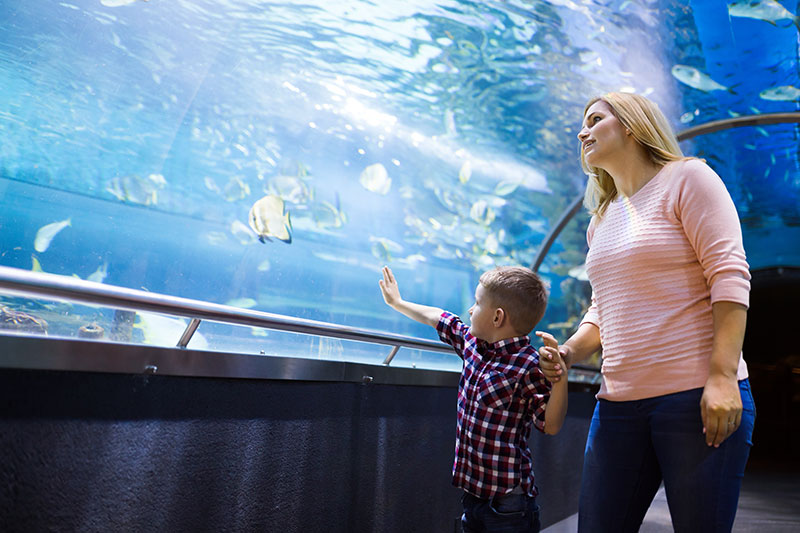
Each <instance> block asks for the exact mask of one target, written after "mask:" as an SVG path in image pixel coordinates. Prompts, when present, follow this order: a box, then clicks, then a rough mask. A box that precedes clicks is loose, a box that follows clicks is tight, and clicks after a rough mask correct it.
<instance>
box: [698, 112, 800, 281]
mask: <svg viewBox="0 0 800 533" xmlns="http://www.w3.org/2000/svg"><path fill="white" fill-rule="evenodd" d="M798 137H800V127H798V125H797V124H776V125H765V126H757V127H745V128H737V129H734V130H726V131H720V132H717V133H713V134H709V135H702V136H700V137H697V138H695V139H694V140H693V141H688V142H685V143H683V148H684V150H685V151H686V152H687V153H694V154H697V156H698V157H703V158H705V159H706V160H707V161H708V163H709V165H711V166H712V167H713V168H714V170H716V171H717V173H718V174H719V175H720V176H721V177H722V180H723V181H724V182H725V185H726V187H727V188H728V191H730V193H731V196H732V197H733V201H734V203H735V204H736V209H737V210H738V212H739V218H740V219H741V221H742V234H743V238H744V245H745V252H746V253H747V260H748V263H749V264H750V269H751V270H755V269H758V268H768V267H774V266H785V265H797V264H800V164H799V163H798V152H797V148H798V141H797V139H798Z"/></svg>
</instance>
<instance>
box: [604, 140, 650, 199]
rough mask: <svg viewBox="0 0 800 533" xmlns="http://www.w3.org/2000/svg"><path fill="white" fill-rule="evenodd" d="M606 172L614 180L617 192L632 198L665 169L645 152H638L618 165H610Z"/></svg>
mask: <svg viewBox="0 0 800 533" xmlns="http://www.w3.org/2000/svg"><path fill="white" fill-rule="evenodd" d="M609 167H612V168H607V169H606V171H607V172H608V173H609V174H610V175H611V177H612V178H613V180H614V185H615V186H616V188H617V192H618V193H619V194H621V195H622V196H625V197H627V198H630V197H631V196H633V195H634V194H636V193H637V192H639V190H640V189H641V188H642V187H644V186H645V185H647V182H649V181H650V180H651V179H653V178H654V177H655V175H656V174H658V172H659V171H660V170H661V169H662V168H663V167H661V166H659V165H657V164H656V163H654V162H653V161H652V160H651V159H650V158H649V157H648V156H647V154H646V153H644V151H643V150H636V151H635V152H634V153H633V154H631V156H630V157H626V158H624V159H622V160H620V161H619V164H618V165H614V166H612V165H609Z"/></svg>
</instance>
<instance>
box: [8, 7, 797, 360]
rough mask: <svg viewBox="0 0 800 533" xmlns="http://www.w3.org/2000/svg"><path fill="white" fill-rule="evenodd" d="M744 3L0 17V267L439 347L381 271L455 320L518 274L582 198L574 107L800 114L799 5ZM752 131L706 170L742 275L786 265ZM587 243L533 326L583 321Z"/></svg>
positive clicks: (783, 173)
mask: <svg viewBox="0 0 800 533" xmlns="http://www.w3.org/2000/svg"><path fill="white" fill-rule="evenodd" d="M735 4H736V5H737V6H739V7H733V4H732V5H731V7H727V5H726V3H724V2H719V1H717V0H698V1H693V2H691V5H688V4H687V3H686V2H685V1H678V0H633V1H631V0H626V1H621V0H611V1H609V0H596V1H590V0H574V1H565V0H550V1H541V0H510V1H503V2H500V1H487V2H457V1H455V0H409V1H404V2H399V1H398V2H379V3H374V2H368V1H356V0H344V1H341V2H329V1H327V0H326V1H322V0H310V1H307V2H302V3H297V2H288V1H287V2H279V1H257V0H252V1H245V0H227V1H222V2H219V1H214V2H212V1H209V0H173V1H170V2H164V1H161V2H159V1H151V2H145V1H139V0H74V1H67V2H60V3H53V2H44V1H41V0H31V1H28V2H8V1H0V94H2V98H0V133H1V134H2V136H1V137H0V138H2V141H1V142H0V228H1V229H2V231H0V264H2V265H5V266H13V267H17V268H23V269H34V270H43V271H45V272H51V273H57V274H62V275H66V276H73V275H76V276H79V277H81V278H83V279H91V280H94V281H100V282H103V283H108V284H113V285H119V286H124V287H130V288H135V289H146V290H149V291H153V292H157V293H163V294H169V295H175V296H181V297H188V298H193V299H200V300H206V301H211V302H217V303H229V304H231V305H235V306H239V307H243V308H253V309H259V310H263V311H269V312H273V313H278V314H284V315H289V316H296V317H301V318H310V319H315V320H321V321H325V322H334V323H341V324H345V325H348V326H355V327H364V328H369V329H376V330H385V331H391V332H396V333H401V334H407V335H413V336H419V337H424V338H429V339H436V334H435V332H433V331H431V329H430V328H427V327H425V326H422V325H419V324H416V323H414V322H412V321H410V320H408V319H406V318H404V317H401V316H398V315H397V314H396V313H394V312H393V311H392V310H390V309H388V308H387V307H386V306H385V305H384V304H383V301H382V299H381V297H380V293H379V291H378V287H377V280H378V278H379V275H380V273H379V269H380V267H381V266H382V265H384V264H389V265H390V266H391V267H392V268H393V269H394V270H395V272H396V274H397V277H398V279H399V280H400V282H401V288H402V290H403V294H404V296H405V297H406V298H408V299H411V300H415V301H419V302H421V303H427V304H431V305H437V306H440V307H444V308H446V309H449V310H452V311H453V312H456V313H458V314H460V315H461V316H464V317H466V311H467V309H468V308H469V306H470V304H471V302H472V297H473V296H472V295H473V291H474V288H475V285H476V283H477V280H478V276H479V275H480V273H481V272H483V271H484V270H486V269H488V268H491V267H492V266H494V265H496V264H504V265H505V264H520V265H530V264H531V263H532V262H533V259H534V257H535V255H536V253H537V252H538V250H539V247H540V245H541V243H542V241H543V239H544V237H545V235H546V234H547V232H548V231H549V229H550V225H551V224H552V223H553V222H554V221H555V220H556V219H557V218H558V216H559V215H560V213H561V212H562V211H563V210H564V209H565V208H566V207H567V206H568V205H569V204H570V203H571V201H572V199H573V198H574V197H575V196H576V195H578V194H580V192H581V190H582V189H583V183H584V178H583V175H582V173H581V170H580V167H579V164H578V157H577V142H576V139H575V134H576V133H577V131H578V124H579V122H580V117H581V113H582V110H583V105H584V103H585V101H586V99H587V98H588V97H589V96H591V95H594V94H597V93H602V92H605V91H607V90H611V89H613V90H624V91H632V92H638V93H640V94H644V95H647V96H649V97H651V98H652V99H654V100H655V101H657V102H658V103H659V104H660V105H661V106H662V108H663V109H664V111H665V112H666V114H667V116H668V118H669V119H670V120H671V122H672V123H673V125H674V126H675V129H676V130H680V129H682V128H685V127H690V126H693V125H697V124H700V123H704V122H707V121H709V120H715V119H720V118H726V117H729V116H732V115H742V114H750V113H756V112H759V113H765V112H777V111H794V110H797V102H798V93H799V92H800V89H798V87H800V80H798V69H797V46H796V43H797V30H796V28H795V26H794V25H793V23H792V22H793V20H794V19H793V18H792V17H793V15H792V13H795V12H796V8H797V2H796V1H795V0H784V1H782V2H781V4H780V9H779V8H777V7H776V8H775V9H774V10H773V11H769V12H762V11H757V10H755V9H754V8H752V7H748V5H745V4H744V3H735ZM776 5H777V4H776ZM787 13H789V14H788V15H787ZM752 43H758V46H753V44H752ZM765 131H767V132H769V135H768V136H765V137H764V139H758V138H757V137H756V139H757V140H753V141H752V142H745V143H743V144H742V146H745V148H744V149H741V150H739V149H737V148H736V147H738V146H739V144H736V143H734V144H732V145H731V146H728V147H711V148H709V149H708V150H707V152H706V155H705V157H707V158H709V160H710V161H712V156H714V157H717V158H720V159H721V160H724V161H731V160H732V159H731V157H735V159H736V161H737V165H740V163H739V162H743V163H741V164H742V165H743V166H737V167H736V168H735V169H733V172H729V173H728V172H726V175H727V176H729V178H726V179H730V180H731V181H729V182H728V183H729V186H730V187H731V188H732V189H738V190H739V191H740V192H739V193H736V194H735V197H736V199H737V202H742V205H740V206H739V207H740V213H742V216H743V219H744V220H745V232H746V239H748V246H749V250H748V251H749V252H750V253H751V258H752V259H753V260H754V261H755V262H756V263H757V264H761V263H767V262H769V261H770V260H771V259H767V258H768V257H769V256H768V254H767V253H763V254H762V253H760V252H759V251H758V250H759V249H764V250H768V249H770V247H772V246H775V245H777V244H778V242H779V241H776V239H784V238H791V239H793V240H792V241H790V242H800V240H798V239H796V232H794V228H796V223H795V222H794V221H796V218H797V212H796V206H797V202H796V199H797V196H796V195H797V187H798V185H797V183H798V180H797V176H798V172H797V150H796V138H797V137H796V135H797V130H796V129H794V128H788V129H786V130H780V131H785V133H773V131H779V130H772V129H766V128H765ZM775 139H782V140H781V141H780V142H781V143H782V144H781V146H785V148H781V149H779V150H774V151H773V153H774V154H775V158H776V162H775V163H772V162H771V160H770V161H769V164H768V165H767V161H765V159H764V158H765V157H768V155H764V154H765V153H768V152H765V151H764V150H763V148H764V144H763V143H765V142H770V143H771V142H773V141H774V140H775ZM792 142H794V145H793V144H792ZM748 144H751V145H753V146H754V147H755V149H748V148H747V147H746V145H748ZM734 151H735V155H733V152H734ZM745 160H746V163H744V162H745ZM767 167H770V168H773V167H774V168H773V170H771V171H770V174H769V176H765V173H766V168H767ZM756 176H761V178H759V179H761V181H760V182H758V183H751V182H749V181H747V180H750V179H752V180H756ZM740 181H742V183H739V182H740ZM756 181H758V180H756ZM759 183H763V184H764V186H763V187H760V186H759ZM773 188H777V191H779V192H776V193H774V194H772V193H764V192H762V191H766V190H770V191H772V190H773ZM748 194H750V195H753V198H752V201H751V200H750V199H748V198H747V195H748ZM737 195H738V196H737ZM767 228H769V229H770V231H772V230H773V229H775V230H776V231H775V232H772V233H768V232H767V231H766V229H767ZM584 230H585V219H583V221H582V222H581V221H576V222H575V223H574V225H571V226H569V227H568V228H567V230H566V233H565V234H564V235H562V236H561V237H560V239H559V242H558V243H556V247H554V249H553V254H556V255H554V256H553V257H551V258H548V260H547V261H545V264H544V268H545V269H544V270H543V273H544V274H545V275H546V276H547V277H548V278H550V281H551V283H552V287H553V300H552V303H551V307H550V309H549V310H548V314H547V315H546V317H545V322H544V323H543V324H544V325H545V326H548V327H550V326H551V325H552V324H561V325H564V324H569V323H571V322H574V319H573V316H577V315H578V314H580V313H579V308H581V307H582V306H583V305H584V304H585V285H584V284H582V283H579V281H581V280H580V279H579V277H576V276H574V275H570V272H571V271H573V269H577V268H579V267H580V265H581V263H582V255H583V253H584V252H585V241H584V238H583V232H584ZM783 231H786V232H787V233H785V234H784V233H781V232H783ZM756 240H758V241H759V243H760V242H762V240H763V242H764V243H772V244H768V245H763V246H762V245H761V244H753V245H750V244H749V242H751V241H756ZM752 250H756V251H755V252H753V251H752ZM793 254H794V255H793ZM796 257H797V256H796V254H795V252H792V253H789V254H787V255H786V260H787V261H793V262H796ZM759 258H764V259H763V261H762V260H761V259H759ZM574 272H578V270H574ZM76 309H78V311H79V312H80V316H79V317H76V323H83V322H84V321H85V320H84V319H91V318H92V317H93V315H92V313H93V311H87V310H84V309H83V308H76ZM78 311H70V312H71V313H76V314H77V313H78ZM84 314H85V315H86V316H83V315H84ZM555 329H556V330H557V331H558V332H559V333H562V334H564V335H566V334H568V332H569V331H568V330H569V327H567V326H564V327H556V328H555ZM247 335H250V334H249V333H247ZM247 335H244V337H245V338H247ZM233 337H235V336H233V335H232V336H231V338H233ZM231 342H233V343H234V344H236V343H237V342H239V341H233V340H231ZM218 344H219V346H220V349H224V348H222V345H223V344H224V343H223V342H222V341H221V340H220V341H219V343H218ZM245 344H246V343H245ZM310 349H313V348H310ZM317 349H318V348H317ZM323 351H324V350H323ZM347 353H350V351H349V350H347ZM403 354H404V350H401V352H400V354H399V355H398V357H401V359H400V360H399V361H401V360H403V361H404V360H405V359H403V357H405V355H403ZM372 357H373V358H374V361H375V362H379V361H381V360H382V357H381V356H379V355H378V354H377V353H376V354H374V355H373V356H372ZM408 357H409V358H411V354H408ZM422 359H424V358H422ZM409 360H410V359H409ZM420 364H422V363H420ZM425 364H427V363H425ZM430 364H435V363H430Z"/></svg>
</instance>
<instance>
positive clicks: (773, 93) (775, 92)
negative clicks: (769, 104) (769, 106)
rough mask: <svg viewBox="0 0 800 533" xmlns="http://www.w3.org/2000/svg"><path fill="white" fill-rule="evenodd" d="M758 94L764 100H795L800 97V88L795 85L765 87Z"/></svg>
mask: <svg viewBox="0 0 800 533" xmlns="http://www.w3.org/2000/svg"><path fill="white" fill-rule="evenodd" d="M758 95H759V96H760V97H761V98H763V99H764V100H775V101H786V102H794V101H796V100H797V99H798V98H800V89H798V88H797V87H795V86H793V85H781V86H780V87H773V88H771V89H765V90H763V91H761V92H760V93H758Z"/></svg>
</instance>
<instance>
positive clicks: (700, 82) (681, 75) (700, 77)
mask: <svg viewBox="0 0 800 533" xmlns="http://www.w3.org/2000/svg"><path fill="white" fill-rule="evenodd" d="M672 75H673V76H675V79H677V80H678V81H679V82H681V83H683V84H685V85H688V86H689V87H692V88H694V89H697V90H699V91H703V92H711V91H728V92H729V93H732V94H735V93H734V92H733V90H732V89H731V88H730V87H726V86H725V85H721V84H719V83H717V82H716V81H714V80H712V79H711V77H710V76H709V75H708V74H706V73H704V72H700V71H699V70H697V69H696V68H694V67H690V66H687V65H675V66H673V67H672Z"/></svg>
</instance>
